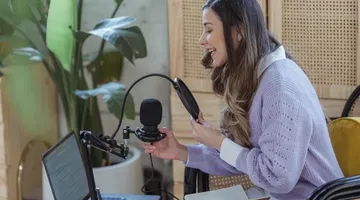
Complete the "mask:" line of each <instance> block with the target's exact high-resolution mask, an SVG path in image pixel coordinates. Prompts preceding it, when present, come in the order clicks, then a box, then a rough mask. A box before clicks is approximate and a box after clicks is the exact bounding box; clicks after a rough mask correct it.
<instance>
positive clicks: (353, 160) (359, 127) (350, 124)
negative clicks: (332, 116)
mask: <svg viewBox="0 0 360 200" xmlns="http://www.w3.org/2000/svg"><path fill="white" fill-rule="evenodd" d="M328 128H329V133H330V138H331V143H332V146H333V148H334V151H335V155H336V158H337V160H338V162H339V165H340V168H341V170H342V172H343V173H344V175H345V176H346V177H349V176H355V175H359V174H360V159H359V155H360V148H359V144H360V117H343V118H338V119H336V120H333V121H331V122H330V123H329V124H328Z"/></svg>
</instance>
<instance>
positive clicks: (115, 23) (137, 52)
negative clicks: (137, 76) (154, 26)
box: [74, 17, 147, 64]
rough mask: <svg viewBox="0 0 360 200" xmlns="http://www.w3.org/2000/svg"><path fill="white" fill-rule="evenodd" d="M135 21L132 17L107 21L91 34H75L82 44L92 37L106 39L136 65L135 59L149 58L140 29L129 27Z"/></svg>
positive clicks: (96, 27)
mask: <svg viewBox="0 0 360 200" xmlns="http://www.w3.org/2000/svg"><path fill="white" fill-rule="evenodd" d="M134 21H135V19H134V18H132V17H117V18H111V19H105V20H103V21H101V22H100V23H98V24H97V25H96V26H95V28H94V29H93V30H92V31H90V32H83V31H77V32H74V34H75V37H76V39H77V40H79V41H80V42H85V40H86V39H87V38H88V37H89V36H91V35H94V36H97V37H99V38H101V39H104V40H105V41H107V42H108V43H110V44H112V45H113V46H114V47H116V48H117V50H118V51H120V52H121V53H122V54H123V55H124V56H125V57H126V58H127V59H128V60H129V61H130V62H131V63H133V64H134V59H137V58H144V57H146V56H147V49H146V41H145V38H144V36H143V34H142V32H141V30H140V28H139V27H137V26H132V27H128V26H129V25H130V24H132V23H133V22H134Z"/></svg>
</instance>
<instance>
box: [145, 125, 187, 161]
mask: <svg viewBox="0 0 360 200" xmlns="http://www.w3.org/2000/svg"><path fill="white" fill-rule="evenodd" d="M159 131H160V132H162V133H164V134H165V135H166V137H165V138H164V139H162V140H160V141H158V142H153V143H152V144H150V143H145V144H144V148H145V153H151V154H152V155H154V156H156V157H159V158H163V159H171V160H180V161H183V162H184V163H186V162H187V157H188V152H187V148H186V146H185V145H182V144H180V143H179V142H178V141H177V139H176V138H175V136H174V134H173V133H172V132H171V131H170V130H169V129H167V128H161V129H159Z"/></svg>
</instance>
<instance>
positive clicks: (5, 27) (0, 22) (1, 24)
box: [0, 18, 14, 38]
mask: <svg viewBox="0 0 360 200" xmlns="http://www.w3.org/2000/svg"><path fill="white" fill-rule="evenodd" d="M13 33H14V27H13V26H11V25H10V24H9V23H8V22H7V21H5V20H4V19H2V18H0V35H1V37H2V36H3V35H11V34H13ZM1 37H0V38H1Z"/></svg>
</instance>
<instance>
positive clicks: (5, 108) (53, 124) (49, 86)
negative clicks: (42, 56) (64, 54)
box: [0, 64, 58, 200]
mask: <svg viewBox="0 0 360 200" xmlns="http://www.w3.org/2000/svg"><path fill="white" fill-rule="evenodd" d="M24 67H25V66H24ZM26 67H30V68H31V72H30V74H28V75H29V76H31V75H34V76H33V77H36V78H34V79H33V81H34V84H35V86H36V88H37V89H38V90H40V91H42V92H41V97H40V98H41V99H42V100H43V101H44V102H45V104H43V105H40V106H38V108H39V110H38V111H37V112H35V113H33V116H34V117H33V118H34V120H40V121H41V120H42V121H48V122H49V123H50V124H47V125H44V127H50V129H45V128H44V129H43V130H40V132H39V133H37V135H38V136H40V135H41V137H42V138H43V139H44V140H46V141H48V142H50V143H53V142H55V141H56V140H57V138H58V112H57V94H56V88H55V86H54V84H53V82H52V80H51V78H50V77H49V76H48V74H47V72H46V70H45V69H44V67H43V66H42V65H40V64H38V65H36V66H26ZM26 73H28V72H26ZM8 78H15V79H16V78H17V77H16V76H13V77H12V76H8V77H3V78H0V80H1V85H0V90H1V91H0V95H1V98H0V148H1V149H0V152H1V153H0V199H8V200H16V199H17V195H18V194H17V192H18V191H17V170H18V164H19V162H20V156H21V154H22V152H23V150H24V147H25V146H26V145H27V143H28V142H29V141H30V140H31V139H33V137H32V136H31V135H29V133H27V132H26V131H25V130H24V129H23V127H22V126H21V124H20V123H19V121H20V120H19V119H18V116H17V115H16V114H15V113H14V108H13V107H12V104H10V103H9V98H8V96H6V94H7V93H6V92H5V88H6V85H5V84H7V83H6V81H4V80H5V79H8ZM24 86H25V87H26V85H24ZM28 92H29V95H31V93H32V92H33V91H31V90H29V91H28ZM25 101H26V99H24V103H26V102H25ZM39 103H40V102H39ZM34 106H35V105H34ZM43 109H48V111H50V114H51V117H50V119H49V120H44V119H43V118H44V115H43V113H44V110H43ZM47 117H48V116H47ZM42 153H43V151H38V152H35V154H34V153H31V157H27V158H26V159H27V161H29V162H30V163H29V162H27V163H29V164H31V166H29V165H25V166H24V171H25V173H27V174H26V175H25V177H26V179H25V180H23V181H24V182H23V184H22V189H23V191H24V194H25V195H31V196H37V197H40V198H41V184H42V183H41V180H42V169H41V162H40V161H41V159H40V158H41V154H42ZM34 162H36V163H34ZM33 167H35V168H33ZM29 172H30V173H31V175H32V176H31V177H30V176H28V175H29ZM34 192H36V194H34ZM39 195H40V196H39Z"/></svg>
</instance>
